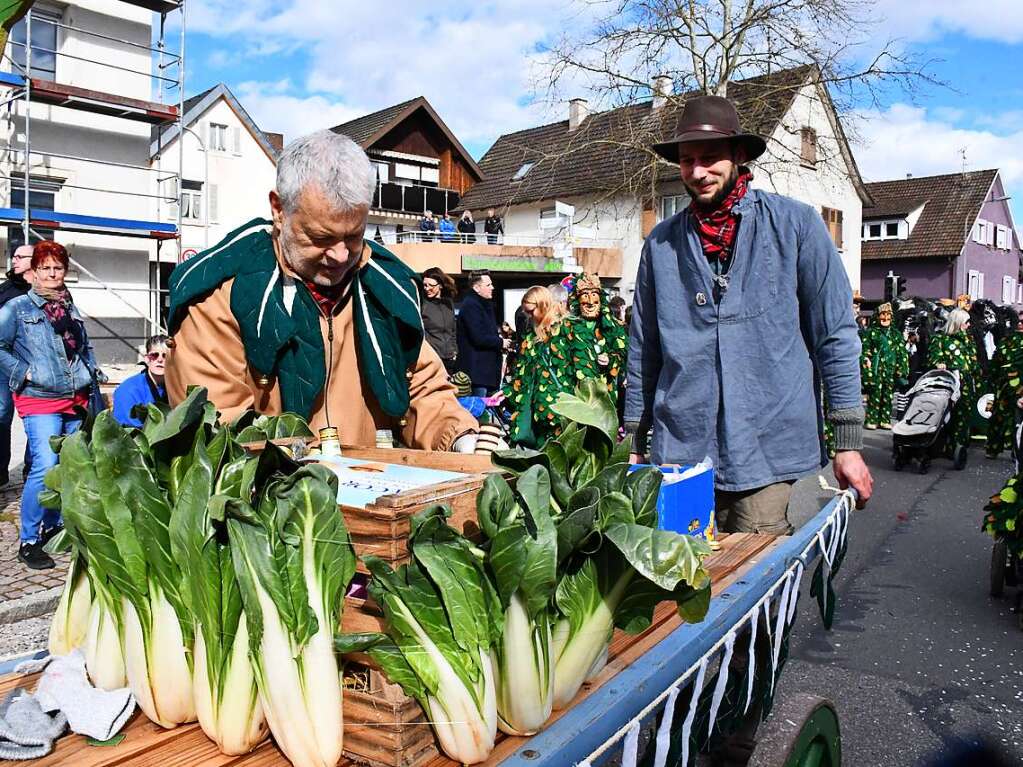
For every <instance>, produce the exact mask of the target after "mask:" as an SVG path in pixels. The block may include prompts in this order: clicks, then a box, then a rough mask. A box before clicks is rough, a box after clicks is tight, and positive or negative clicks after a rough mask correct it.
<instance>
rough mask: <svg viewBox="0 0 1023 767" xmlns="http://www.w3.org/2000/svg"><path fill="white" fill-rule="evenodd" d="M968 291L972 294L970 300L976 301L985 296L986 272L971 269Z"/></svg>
mask: <svg viewBox="0 0 1023 767" xmlns="http://www.w3.org/2000/svg"><path fill="white" fill-rule="evenodd" d="M966 292H967V293H969V294H970V300H971V301H976V300H977V299H980V298H983V297H984V273H983V272H978V271H975V270H973V269H970V271H969V274H968V275H967V287H966Z"/></svg>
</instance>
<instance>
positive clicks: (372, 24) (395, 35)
mask: <svg viewBox="0 0 1023 767" xmlns="http://www.w3.org/2000/svg"><path fill="white" fill-rule="evenodd" d="M426 7H427V6H426V4H425V3H422V2H414V1H413V0H394V1H391V2H387V3H386V4H385V3H355V2H344V3H340V2H331V1H330V0H293V2H291V3H288V4H286V5H283V6H282V5H281V4H280V3H272V2H269V1H268V0H256V2H249V3H245V4H241V10H239V4H238V3H236V2H234V1H233V0H202V2H197V3H195V4H194V5H192V6H191V7H190V11H189V14H190V15H189V28H190V29H192V30H195V31H201V32H203V33H204V34H207V35H210V36H213V37H217V38H223V39H224V40H225V42H228V41H229V40H231V39H242V40H258V41H260V42H259V45H258V46H256V45H255V44H246V45H245V47H246V48H247V51H246V53H247V55H250V56H262V55H264V54H266V53H270V52H273V51H275V50H279V49H287V50H290V51H295V50H301V51H303V52H304V53H305V55H306V56H307V57H308V62H309V63H308V67H307V69H306V70H305V71H304V72H292V73H289V74H291V75H292V76H293V78H294V80H295V84H296V88H295V89H294V90H292V91H291V92H290V97H287V98H285V97H283V96H282V95H281V94H279V93H278V94H277V95H276V96H275V97H273V98H271V95H270V92H269V91H270V90H271V88H270V87H269V85H266V84H262V83H247V84H246V85H247V94H246V98H245V105H246V108H247V109H249V110H250V111H251V112H252V113H253V116H254V117H256V119H257V120H264V121H265V122H266V124H267V125H275V124H279V123H280V122H281V120H282V119H284V120H285V121H286V122H287V124H288V125H289V126H296V127H298V126H303V125H304V126H305V128H304V129H301V130H299V133H302V132H308V131H309V130H312V129H314V128H318V127H324V126H325V125H326V124H327V122H328V121H329V120H334V119H335V115H338V114H342V115H346V119H350V118H351V117H352V116H356V115H359V114H365V113H366V112H370V111H374V110H376V109H381V108H383V107H386V106H389V105H391V104H395V103H398V102H401V101H404V100H407V99H410V98H413V97H415V96H420V95H422V96H426V98H427V99H428V100H429V101H430V103H431V104H432V105H433V106H434V108H435V109H436V110H437V112H438V113H439V114H440V115H441V117H442V118H443V119H444V121H445V122H447V123H448V125H449V126H450V127H451V129H452V131H453V132H454V133H455V135H456V136H458V137H459V138H460V139H462V141H463V142H465V143H470V144H477V145H478V144H480V143H481V142H482V143H489V142H490V141H492V140H493V139H494V138H496V137H497V136H498V135H500V134H501V133H505V132H508V131H511V130H516V129H519V128H523V127H528V126H529V125H534V124H537V123H538V122H540V121H541V117H543V116H545V115H544V110H543V108H537V107H531V106H529V105H528V104H526V103H524V102H525V100H526V99H525V97H526V95H527V94H528V93H529V92H530V85H531V83H530V76H531V71H530V62H531V60H532V52H533V51H534V50H535V49H536V47H537V45H538V44H541V43H543V42H544V41H545V40H546V39H547V36H548V35H549V34H551V33H553V32H554V31H556V30H557V29H559V26H558V24H557V19H558V13H559V12H560V9H561V8H563V7H564V3H559V2H556V1H555V0H501V2H472V1H471V0H459V1H458V2H453V3H448V4H445V5H444V6H438V7H436V8H435V9H434V10H432V11H424V9H425V8H426ZM266 60H267V63H268V69H269V67H270V66H272V62H273V56H272V55H270V56H266ZM263 110H267V111H266V113H265V114H264V113H263ZM566 114H567V108H566ZM560 116H561V115H560V110H559V113H558V115H557V116H556V117H560ZM267 118H269V119H267ZM307 119H308V120H309V122H308V123H307V122H306V120H307ZM336 122H337V121H335V123H336ZM335 123H330V124H335ZM289 135H292V136H294V135H297V134H296V133H291V134H289Z"/></svg>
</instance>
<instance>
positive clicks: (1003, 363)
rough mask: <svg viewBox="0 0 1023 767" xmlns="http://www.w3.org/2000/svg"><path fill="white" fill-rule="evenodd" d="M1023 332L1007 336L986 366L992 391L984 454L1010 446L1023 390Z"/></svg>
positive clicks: (999, 451)
mask: <svg viewBox="0 0 1023 767" xmlns="http://www.w3.org/2000/svg"><path fill="white" fill-rule="evenodd" d="M1021 374H1023V333H1013V334H1011V335H1009V336H1006V337H1005V338H1004V339H1003V340H1002V342H1001V343H1000V344H999V345H998V348H997V349H996V350H995V354H994V356H993V357H992V358H991V364H990V365H989V366H988V379H989V384H990V388H989V391H991V392H993V393H994V395H995V401H994V406H993V407H992V409H991V420H990V421H989V422H988V427H987V448H986V450H987V454H988V455H990V456H997V455H998V454H999V453H1001V452H1002V451H1003V450H1007V449H1009V448H1010V447H1011V446H1012V441H1013V432H1014V431H1015V426H1016V400H1017V399H1018V398H1019V397H1020V395H1021V394H1023V386H1021V385H1020V384H1021V382H1023V379H1021Z"/></svg>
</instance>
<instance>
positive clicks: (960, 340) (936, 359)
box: [927, 331, 981, 455]
mask: <svg viewBox="0 0 1023 767" xmlns="http://www.w3.org/2000/svg"><path fill="white" fill-rule="evenodd" d="M927 365H928V367H930V368H936V367H938V366H939V365H944V366H945V369H946V370H958V371H959V401H958V402H957V403H956V405H955V410H954V411H953V413H952V423H951V425H950V428H949V431H948V436H947V438H946V440H945V452H946V454H947V455H951V454H952V451H953V450H954V448H955V446H956V445H969V443H970V417H971V414H972V410H973V406H974V404H975V403H976V402H977V384H978V383H979V381H980V375H981V371H980V363H979V362H977V349H976V347H975V346H974V344H973V339H971V338H970V336H969V334H967V333H965V332H963V331H960V332H958V333H953V334H952V335H945V334H941V335H938V336H935V337H934V338H932V339H931V342H930V345H929V346H928V349H927Z"/></svg>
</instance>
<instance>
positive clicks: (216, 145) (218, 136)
mask: <svg viewBox="0 0 1023 767" xmlns="http://www.w3.org/2000/svg"><path fill="white" fill-rule="evenodd" d="M209 150H210V151H211V152H226V151H227V126H226V125H221V124H220V123H210V143H209Z"/></svg>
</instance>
